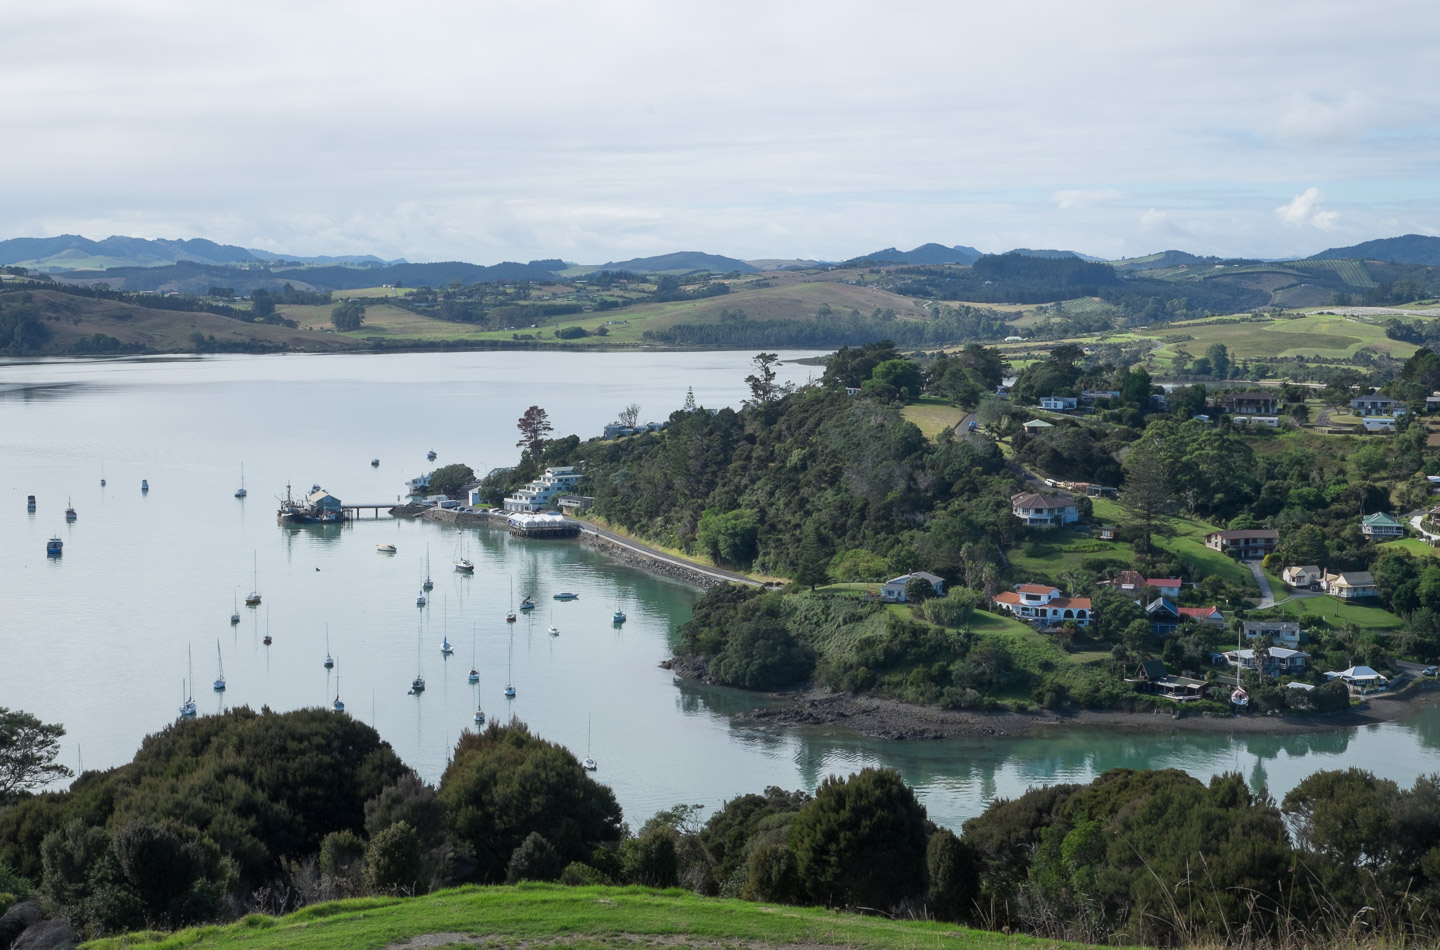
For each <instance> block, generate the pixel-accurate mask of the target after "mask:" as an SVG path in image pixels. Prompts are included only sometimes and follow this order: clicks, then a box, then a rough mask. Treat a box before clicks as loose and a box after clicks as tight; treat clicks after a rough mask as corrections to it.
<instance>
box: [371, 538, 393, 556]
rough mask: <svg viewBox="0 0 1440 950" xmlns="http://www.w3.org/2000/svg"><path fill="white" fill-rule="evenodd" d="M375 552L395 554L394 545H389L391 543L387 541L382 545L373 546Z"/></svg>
mask: <svg viewBox="0 0 1440 950" xmlns="http://www.w3.org/2000/svg"><path fill="white" fill-rule="evenodd" d="M375 550H376V551H379V552H380V553H381V554H394V553H395V545H393V544H391V543H389V542H388V541H387V542H385V543H384V544H377V545H375Z"/></svg>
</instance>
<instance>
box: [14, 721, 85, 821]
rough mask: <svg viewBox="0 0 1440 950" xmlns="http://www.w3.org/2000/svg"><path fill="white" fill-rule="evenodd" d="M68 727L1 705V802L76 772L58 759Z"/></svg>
mask: <svg viewBox="0 0 1440 950" xmlns="http://www.w3.org/2000/svg"><path fill="white" fill-rule="evenodd" d="M63 735H65V727H64V726H62V725H60V724H59V723H44V722H41V721H40V720H39V719H37V718H36V717H35V716H32V715H30V714H29V713H27V712H23V711H21V710H19V709H16V710H10V709H6V708H5V707H4V706H0V805H3V804H5V803H6V802H7V801H8V800H9V799H10V798H12V797H14V796H15V795H16V794H17V793H19V792H25V791H29V790H30V789H32V788H40V787H42V786H44V785H48V784H50V783H51V782H53V781H55V780H56V779H62V778H69V777H70V776H72V775H74V774H75V773H74V772H72V771H70V770H69V769H68V768H66V767H65V766H63V765H60V764H58V763H57V762H56V761H55V757H56V756H57V755H59V754H60V737H61V736H63Z"/></svg>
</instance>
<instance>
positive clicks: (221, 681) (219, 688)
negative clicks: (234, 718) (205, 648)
mask: <svg viewBox="0 0 1440 950" xmlns="http://www.w3.org/2000/svg"><path fill="white" fill-rule="evenodd" d="M215 663H216V665H217V667H218V668H219V673H218V675H216V677H215V692H217V693H223V692H225V660H224V658H223V657H221V656H220V641H219V640H216V641H215Z"/></svg>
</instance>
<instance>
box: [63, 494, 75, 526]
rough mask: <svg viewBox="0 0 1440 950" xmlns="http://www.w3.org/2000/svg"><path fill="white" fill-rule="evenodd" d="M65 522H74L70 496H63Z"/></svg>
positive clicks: (73, 507)
mask: <svg viewBox="0 0 1440 950" xmlns="http://www.w3.org/2000/svg"><path fill="white" fill-rule="evenodd" d="M65 520H66V521H74V520H75V506H74V505H72V504H70V496H69V495H66V496H65Z"/></svg>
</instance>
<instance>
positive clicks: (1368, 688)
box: [1325, 666, 1390, 696]
mask: <svg viewBox="0 0 1440 950" xmlns="http://www.w3.org/2000/svg"><path fill="white" fill-rule="evenodd" d="M1325 680H1326V682H1329V681H1330V680H1342V681H1343V682H1344V683H1345V685H1346V686H1347V687H1349V689H1350V693H1351V695H1354V696H1363V695H1365V694H1366V693H1378V692H1379V691H1381V690H1383V689H1385V688H1386V687H1387V686H1389V685H1390V681H1389V680H1388V679H1386V678H1385V677H1384V676H1381V675H1380V674H1379V673H1377V672H1375V671H1374V670H1372V669H1371V668H1370V667H1368V666H1352V667H1350V668H1349V669H1348V670H1340V671H1339V672H1336V673H1326V674H1325Z"/></svg>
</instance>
